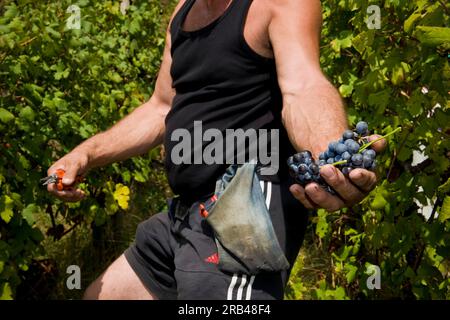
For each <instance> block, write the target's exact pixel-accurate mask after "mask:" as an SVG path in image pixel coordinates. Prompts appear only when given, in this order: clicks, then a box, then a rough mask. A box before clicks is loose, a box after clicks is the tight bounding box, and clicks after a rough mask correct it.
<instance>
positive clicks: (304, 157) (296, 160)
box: [288, 121, 376, 194]
mask: <svg viewBox="0 0 450 320" xmlns="http://www.w3.org/2000/svg"><path fill="white" fill-rule="evenodd" d="M368 128H369V127H368V125H367V123H366V122H364V121H360V122H358V124H357V125H356V127H355V130H354V131H352V130H346V131H345V132H344V134H343V135H342V138H341V139H339V141H334V142H331V143H330V144H329V145H328V149H327V150H326V151H325V152H322V153H321V154H320V155H319V159H318V160H316V161H314V159H313V157H312V154H311V152H310V151H302V152H300V153H297V154H295V155H293V156H292V157H289V159H288V166H289V172H290V174H291V175H292V176H293V177H294V179H295V181H296V182H297V183H298V184H300V185H302V186H305V185H307V184H308V183H311V182H316V183H318V184H319V185H321V186H322V187H323V188H324V189H325V190H327V191H328V192H330V193H332V194H335V192H334V190H333V189H332V188H331V187H330V186H329V185H328V184H327V183H326V182H325V181H324V180H323V179H322V177H321V176H320V167H322V166H324V165H326V164H331V165H334V166H335V167H337V168H338V169H340V170H341V172H342V173H343V174H344V175H348V174H350V172H351V171H352V170H353V169H355V168H363V169H367V170H375V168H376V160H375V158H376V152H375V151H374V150H373V149H371V148H370V144H369V141H368V139H367V137H368V135H369V130H368Z"/></svg>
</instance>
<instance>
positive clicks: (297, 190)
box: [289, 184, 317, 210]
mask: <svg viewBox="0 0 450 320" xmlns="http://www.w3.org/2000/svg"><path fill="white" fill-rule="evenodd" d="M289 190H290V191H291V193H292V195H293V196H294V198H295V199H297V200H298V201H300V202H301V203H302V204H303V206H304V207H305V208H306V209H309V210H313V209H317V206H316V204H315V203H314V202H312V201H311V200H310V199H309V198H308V196H307V195H306V193H305V189H304V188H303V187H302V186H301V185H299V184H293V185H292V186H291V187H290V188H289Z"/></svg>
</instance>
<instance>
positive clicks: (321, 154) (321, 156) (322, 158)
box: [319, 152, 326, 160]
mask: <svg viewBox="0 0 450 320" xmlns="http://www.w3.org/2000/svg"><path fill="white" fill-rule="evenodd" d="M325 159H326V157H325V152H321V153H320V154H319V160H325Z"/></svg>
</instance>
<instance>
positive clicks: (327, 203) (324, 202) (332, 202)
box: [305, 183, 345, 212]
mask: <svg viewBox="0 0 450 320" xmlns="http://www.w3.org/2000/svg"><path fill="white" fill-rule="evenodd" d="M305 193H306V195H307V196H308V197H309V198H310V199H311V200H312V201H313V202H314V203H315V204H317V205H318V206H319V207H321V208H324V209H325V210H327V211H329V212H333V211H336V210H339V209H340V208H343V207H345V203H344V202H343V201H342V200H341V199H339V198H338V197H336V196H333V195H331V194H330V193H329V192H327V191H325V190H324V189H323V188H321V187H320V186H319V185H318V184H317V183H310V184H308V185H307V186H306V188H305Z"/></svg>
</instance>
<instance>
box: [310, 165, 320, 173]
mask: <svg viewBox="0 0 450 320" xmlns="http://www.w3.org/2000/svg"><path fill="white" fill-rule="evenodd" d="M309 169H310V170H311V172H312V173H313V174H318V173H319V171H320V168H319V166H318V165H317V164H315V163H313V164H311V165H310V166H309Z"/></svg>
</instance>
